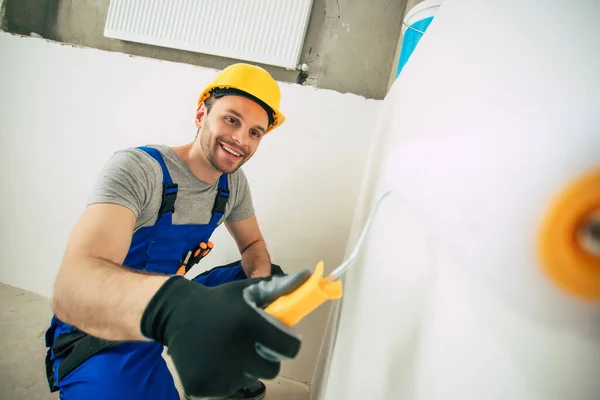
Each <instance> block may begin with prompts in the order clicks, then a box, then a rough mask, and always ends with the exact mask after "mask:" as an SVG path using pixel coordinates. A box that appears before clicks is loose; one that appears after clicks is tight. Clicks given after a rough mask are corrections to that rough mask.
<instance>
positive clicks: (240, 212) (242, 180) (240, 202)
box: [227, 169, 254, 221]
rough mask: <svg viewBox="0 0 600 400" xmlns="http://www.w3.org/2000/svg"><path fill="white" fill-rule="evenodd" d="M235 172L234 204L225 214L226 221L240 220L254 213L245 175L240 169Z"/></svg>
mask: <svg viewBox="0 0 600 400" xmlns="http://www.w3.org/2000/svg"><path fill="white" fill-rule="evenodd" d="M237 172H238V174H237V177H236V178H237V179H238V183H237V195H236V199H235V204H234V206H233V208H232V209H231V212H230V213H229V215H228V216H227V221H241V220H243V219H246V218H248V217H251V216H252V215H254V204H253V203H252V193H251V192H250V185H249V184H248V180H247V179H246V175H245V174H244V172H243V171H242V170H241V169H238V171H237Z"/></svg>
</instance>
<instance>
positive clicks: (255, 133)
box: [251, 131, 260, 137]
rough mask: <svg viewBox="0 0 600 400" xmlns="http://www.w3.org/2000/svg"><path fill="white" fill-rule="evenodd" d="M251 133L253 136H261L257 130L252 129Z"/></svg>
mask: <svg viewBox="0 0 600 400" xmlns="http://www.w3.org/2000/svg"><path fill="white" fill-rule="evenodd" d="M251 134H252V136H255V137H260V133H258V132H257V131H252V132H251Z"/></svg>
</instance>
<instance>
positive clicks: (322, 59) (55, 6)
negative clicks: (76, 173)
mask: <svg viewBox="0 0 600 400" xmlns="http://www.w3.org/2000/svg"><path fill="white" fill-rule="evenodd" d="M8 2H9V5H11V4H14V5H17V4H20V10H19V12H15V14H14V16H13V17H12V18H9V22H10V20H11V19H12V23H13V24H15V25H13V26H15V27H20V26H21V25H23V26H26V25H24V21H27V20H28V18H22V16H29V19H31V21H30V22H32V23H33V22H34V21H35V27H39V26H40V25H41V26H42V27H43V29H40V28H36V29H33V28H30V27H29V26H27V27H25V28H19V29H20V31H27V32H19V33H26V34H29V32H30V31H35V32H37V33H40V34H42V35H43V36H44V37H46V38H48V39H53V40H57V41H60V42H66V43H70V44H75V45H81V46H87V47H94V48H99V49H103V50H109V51H118V52H123V53H127V54H132V55H138V56H143V57H150V58H156V59H162V60H169V61H175V62H183V63H189V64H194V65H199V66H203V67H207V68H215V69H222V68H224V67H226V66H227V65H229V64H231V63H233V62H236V61H237V60H233V59H227V58H223V57H217V56H213V55H209V54H199V53H194V52H189V51H182V50H176V49H169V48H163V47H158V46H151V45H146V44H141V43H131V42H124V41H121V40H115V39H109V38H105V37H104V25H105V22H106V16H107V13H108V7H109V4H110V0H78V1H70V0H69V1H67V0H8ZM42 3H43V4H42ZM33 4H37V5H38V6H37V7H36V8H35V9H34V7H32V6H30V5H33ZM405 4H406V0H314V3H313V7H312V11H311V16H310V21H309V26H308V30H307V33H306V37H305V42H304V47H303V51H302V55H301V58H300V63H306V64H307V65H308V66H309V70H308V73H307V74H306V75H301V74H300V73H299V72H298V71H290V70H286V69H284V68H279V67H273V66H268V65H262V67H264V68H265V69H266V70H267V71H269V72H270V73H271V74H272V75H273V76H274V77H275V79H277V80H280V81H284V82H297V83H301V84H304V85H311V86H316V87H319V88H325V89H331V90H336V91H338V92H341V93H355V94H358V95H362V96H365V97H367V98H374V99H382V98H383V97H384V96H385V94H386V93H387V91H388V83H389V77H390V74H391V72H392V70H393V69H394V68H395V65H396V61H397V60H396V50H397V47H398V42H399V38H400V33H401V27H402V17H403V15H404V10H405ZM42 8H43V10H44V12H43V13H42V11H41V10H42ZM42 15H43V16H45V21H44V20H43V19H42V22H40V19H41V16H42ZM9 28H10V26H9ZM9 30H10V31H13V29H9Z"/></svg>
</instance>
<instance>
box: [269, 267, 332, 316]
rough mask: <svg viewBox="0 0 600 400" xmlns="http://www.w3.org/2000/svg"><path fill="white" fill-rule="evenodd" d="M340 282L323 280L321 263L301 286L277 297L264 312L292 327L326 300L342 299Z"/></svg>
mask: <svg viewBox="0 0 600 400" xmlns="http://www.w3.org/2000/svg"><path fill="white" fill-rule="evenodd" d="M342 292H343V290H342V282H341V281H339V280H336V281H333V282H330V281H329V280H328V279H327V278H323V261H319V263H318V264H317V267H316V268H315V272H314V273H313V274H312V276H311V277H310V278H308V280H307V281H306V282H304V283H303V284H302V286H300V287H298V288H296V289H295V290H294V291H293V292H291V293H288V294H286V295H283V296H281V297H279V298H278V299H277V300H275V301H274V302H273V303H271V304H270V305H269V306H268V307H267V308H266V309H265V311H266V312H267V313H268V314H271V315H272V316H274V317H275V318H277V319H278V320H280V321H281V322H283V323H284V324H285V325H287V326H290V327H291V326H294V325H296V324H297V323H298V322H300V320H301V319H302V318H304V317H305V316H307V315H308V314H310V313H311V312H312V311H313V310H315V309H316V308H317V307H319V306H320V305H321V304H323V303H324V302H325V301H327V300H332V299H339V298H340V297H342Z"/></svg>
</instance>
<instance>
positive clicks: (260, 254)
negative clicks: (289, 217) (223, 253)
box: [242, 240, 271, 278]
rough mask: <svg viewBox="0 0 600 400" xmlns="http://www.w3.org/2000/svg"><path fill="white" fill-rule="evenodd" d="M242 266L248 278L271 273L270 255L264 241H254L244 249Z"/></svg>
mask: <svg viewBox="0 0 600 400" xmlns="http://www.w3.org/2000/svg"><path fill="white" fill-rule="evenodd" d="M242 268H243V269H244V272H245V273H246V276H248V277H250V278H257V277H263V276H269V275H271V257H270V256H269V252H268V251H267V246H266V244H265V242H264V241H262V240H261V241H258V242H255V243H253V244H252V245H250V246H249V247H248V248H247V249H246V250H244V252H243V253H242Z"/></svg>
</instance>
